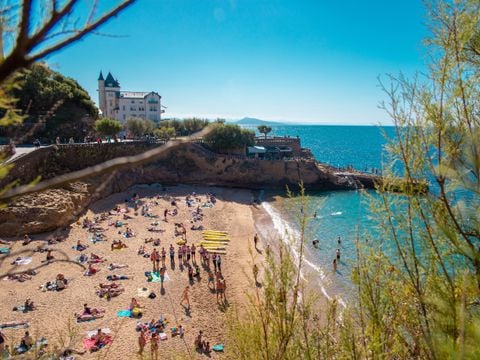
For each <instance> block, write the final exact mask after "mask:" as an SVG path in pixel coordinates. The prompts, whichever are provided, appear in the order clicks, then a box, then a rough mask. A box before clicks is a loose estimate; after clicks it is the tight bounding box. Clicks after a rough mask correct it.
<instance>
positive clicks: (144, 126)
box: [125, 118, 155, 138]
mask: <svg viewBox="0 0 480 360" xmlns="http://www.w3.org/2000/svg"><path fill="white" fill-rule="evenodd" d="M154 128H155V124H154V123H153V122H152V121H150V120H145V119H137V118H132V119H128V120H127V123H126V124H125V129H126V130H127V131H128V132H129V134H130V135H132V136H133V137H135V138H139V137H142V136H144V135H147V134H151V133H152V132H153V129H154Z"/></svg>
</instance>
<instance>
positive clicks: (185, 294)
mask: <svg viewBox="0 0 480 360" xmlns="http://www.w3.org/2000/svg"><path fill="white" fill-rule="evenodd" d="M188 290H189V287H188V286H186V287H185V290H183V294H182V300H180V305H183V302H184V301H186V302H187V309H190V298H189V296H188Z"/></svg>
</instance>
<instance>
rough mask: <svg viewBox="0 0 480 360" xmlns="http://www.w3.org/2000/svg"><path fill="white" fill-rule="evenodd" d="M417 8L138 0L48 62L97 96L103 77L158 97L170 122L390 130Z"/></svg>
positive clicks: (412, 2) (414, 38) (408, 70)
mask: <svg viewBox="0 0 480 360" xmlns="http://www.w3.org/2000/svg"><path fill="white" fill-rule="evenodd" d="M106 2H107V3H108V1H106ZM421 3H422V2H421V1H419V0H404V1H385V0H383V1H380V0H365V1H358V0H344V1H326V0H316V1H306V0H272V1H264V0H165V1H164V0H139V1H138V2H137V3H136V4H135V5H133V6H132V7H131V8H129V9H128V10H126V11H125V12H124V13H122V14H121V15H120V16H119V17H117V18H115V19H114V20H112V21H111V22H110V23H108V24H107V25H106V26H105V27H103V28H102V29H101V32H102V33H104V34H107V35H108V36H98V35H90V36H88V37H87V38H85V39H84V40H83V41H82V42H80V43H76V44H74V45H72V46H71V47H69V48H67V49H65V50H63V51H62V52H61V53H58V54H56V55H54V56H51V57H50V58H48V59H47V61H48V63H49V64H50V66H52V67H53V68H54V69H56V70H58V71H60V72H62V73H63V74H65V75H67V76H71V77H73V78H75V79H77V80H78V81H79V83H80V84H81V85H82V86H83V87H85V88H86V89H87V90H88V92H89V93H90V95H91V96H92V98H93V99H94V100H95V101H97V91H96V89H97V77H98V73H99V71H100V70H103V72H104V74H105V73H106V72H108V71H111V72H112V74H113V75H114V76H115V77H116V78H117V79H118V80H119V81H120V84H121V85H122V90H132V91H151V90H153V91H157V92H159V93H160V94H161V95H162V97H163V102H164V105H165V106H167V112H166V115H167V116H180V117H182V116H190V115H195V116H200V117H217V116H219V117H225V118H241V117H244V116H252V117H258V118H262V119H272V120H286V121H289V122H296V123H327V124H354V125H363V124H367V125H369V124H378V123H389V119H388V116H387V115H386V114H385V113H384V111H383V110H380V109H378V104H379V102H380V101H381V100H383V99H385V96H384V94H383V93H382V91H381V89H380V88H379V86H378V76H384V75H385V74H387V73H391V74H398V73H399V72H403V73H405V74H413V73H414V72H415V71H417V70H422V69H423V68H424V65H423V63H424V49H423V47H422V40H423V38H424V37H425V36H426V35H427V31H426V27H425V25H424V23H425V11H424V8H423V6H422V4H421Z"/></svg>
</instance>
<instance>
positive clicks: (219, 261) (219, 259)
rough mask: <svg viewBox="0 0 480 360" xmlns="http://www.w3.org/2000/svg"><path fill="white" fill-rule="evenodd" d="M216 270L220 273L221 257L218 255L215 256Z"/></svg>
mask: <svg viewBox="0 0 480 360" xmlns="http://www.w3.org/2000/svg"><path fill="white" fill-rule="evenodd" d="M217 268H218V272H219V273H221V272H222V257H221V256H220V255H217Z"/></svg>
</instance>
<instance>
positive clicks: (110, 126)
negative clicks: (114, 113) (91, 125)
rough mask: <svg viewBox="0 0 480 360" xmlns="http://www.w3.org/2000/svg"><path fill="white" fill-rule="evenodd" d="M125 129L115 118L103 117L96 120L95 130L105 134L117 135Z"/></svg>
mask: <svg viewBox="0 0 480 360" xmlns="http://www.w3.org/2000/svg"><path fill="white" fill-rule="evenodd" d="M122 129H123V125H122V124H121V123H120V122H119V121H117V120H114V119H108V118H103V119H99V120H97V121H95V130H96V131H97V132H98V133H100V134H101V135H103V136H115V135H117V134H118V133H119V132H120V131H121V130H122Z"/></svg>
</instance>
